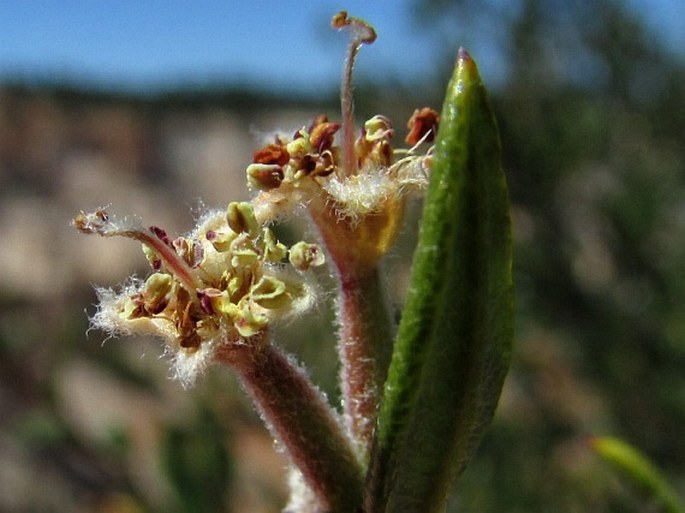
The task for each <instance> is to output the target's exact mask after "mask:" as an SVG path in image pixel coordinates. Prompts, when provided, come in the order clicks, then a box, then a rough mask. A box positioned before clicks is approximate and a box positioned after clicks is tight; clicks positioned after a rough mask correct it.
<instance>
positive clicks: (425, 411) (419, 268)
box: [365, 49, 514, 513]
mask: <svg viewBox="0 0 685 513" xmlns="http://www.w3.org/2000/svg"><path fill="white" fill-rule="evenodd" d="M500 154H501V147H500V140H499V132H498V129H497V124H496V121H495V118H494V116H493V113H492V109H491V106H490V103H489V100H488V98H487V93H486V91H485V88H484V86H483V84H482V82H481V79H480V76H479V74H478V70H477V67H476V64H475V62H474V61H473V60H472V59H471V57H470V56H469V55H468V54H467V53H466V52H465V51H464V50H463V49H460V51H459V57H458V59H457V63H456V69H455V71H454V75H453V77H452V80H451V81H450V84H449V86H448V89H447V95H446V98H445V103H444V106H443V111H442V115H441V120H440V129H439V131H438V136H437V142H436V146H435V153H434V158H433V167H432V171H431V178H430V185H429V189H428V192H427V196H426V201H425V206H424V211H423V217H422V221H421V230H420V234H419V244H418V247H417V249H416V252H415V254H414V262H413V271H412V278H411V282H410V288H409V294H408V299H407V304H406V306H405V309H404V312H403V315H402V321H401V324H400V327H399V332H398V337H397V341H396V344H395V349H394V353H393V356H392V361H391V364H390V369H389V375H388V379H387V382H386V385H385V392H384V398H383V401H382V404H381V408H380V412H379V419H378V427H377V430H376V438H375V440H374V447H373V449H372V457H371V466H370V469H369V474H368V482H367V485H368V486H367V490H368V494H367V496H366V498H365V508H366V509H365V511H367V512H368V513H380V512H385V513H389V512H392V513H400V512H401V513H414V512H416V513H419V512H420V513H428V512H435V511H441V510H444V507H445V503H446V500H447V498H448V495H449V492H450V490H451V488H452V484H453V482H454V480H455V479H456V477H457V476H458V475H459V474H460V473H461V472H462V471H463V469H464V466H465V465H466V463H467V462H468V460H469V458H470V456H471V454H472V453H473V451H474V449H475V447H476V446H477V444H478V442H479V441H480V439H481V437H482V434H483V431H484V429H485V428H486V427H487V425H488V424H489V423H490V421H491V419H492V415H493V412H494V409H495V406H496V404H497V401H498V398H499V395H500V392H501V388H502V384H503V381H504V377H505V375H506V373H507V370H508V367H509V360H510V353H511V344H512V339H513V331H514V327H513V326H514V293H513V283H512V275H511V262H512V247H511V229H510V220H509V200H508V192H507V186H506V180H505V176H504V173H503V171H502V168H501V155H500Z"/></svg>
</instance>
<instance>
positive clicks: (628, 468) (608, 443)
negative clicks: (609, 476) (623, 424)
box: [590, 437, 685, 513]
mask: <svg viewBox="0 0 685 513" xmlns="http://www.w3.org/2000/svg"><path fill="white" fill-rule="evenodd" d="M590 447H592V449H593V450H594V451H595V452H596V453H597V454H598V455H599V456H601V458H602V459H603V460H604V461H606V462H607V463H609V464H610V465H611V466H613V467H614V468H615V469H617V470H618V471H619V472H621V473H622V474H623V475H624V476H625V477H626V478H627V479H628V481H629V482H630V483H631V484H632V485H633V486H634V487H635V488H637V489H638V490H640V491H641V492H644V493H646V494H647V495H648V496H649V497H650V498H651V499H652V500H653V501H654V502H655V503H657V504H659V505H660V506H661V507H662V508H663V511H666V512H668V513H685V505H684V504H683V502H682V501H681V500H680V498H679V497H678V495H677V494H676V493H675V491H674V490H673V488H671V485H670V484H669V483H668V481H666V478H665V477H664V476H663V475H662V474H661V472H660V471H659V470H658V469H657V468H656V467H655V466H654V464H653V463H652V462H651V461H650V460H649V459H648V458H647V457H646V456H645V455H644V454H642V453H641V452H640V451H638V450H637V449H635V448H634V447H632V446H630V445H629V444H627V443H626V442H623V441H622V440H619V439H617V438H611V437H598V438H594V439H592V440H590Z"/></svg>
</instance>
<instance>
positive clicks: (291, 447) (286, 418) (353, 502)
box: [218, 344, 362, 513]
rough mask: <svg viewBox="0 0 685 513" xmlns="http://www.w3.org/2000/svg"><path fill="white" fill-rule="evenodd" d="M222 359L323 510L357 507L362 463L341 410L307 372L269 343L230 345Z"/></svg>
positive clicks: (223, 351) (341, 510)
mask: <svg viewBox="0 0 685 513" xmlns="http://www.w3.org/2000/svg"><path fill="white" fill-rule="evenodd" d="M218 358H219V360H220V361H222V362H224V363H226V364H227V365H229V366H231V367H232V368H233V369H234V370H235V371H236V372H237V374H238V377H239V378H240V381H241V383H242V385H243V387H244V389H245V390H246V392H247V393H248V394H249V395H250V396H251V397H252V399H253V400H254V402H255V404H256V405H257V407H258V408H259V410H260V411H261V413H262V415H263V417H264V420H265V421H266V423H267V425H268V427H269V429H270V430H271V432H272V434H273V435H274V437H275V438H276V439H277V440H278V442H279V443H280V444H282V445H283V447H284V448H285V450H286V452H287V454H288V456H289V458H290V460H291V462H292V464H293V465H295V466H296V467H297V468H298V469H299V470H300V472H301V473H302V475H303V476H304V479H305V481H306V483H307V485H308V486H309V487H310V488H311V489H312V491H313V492H314V493H315V494H316V495H317V497H318V498H319V501H320V502H321V506H322V508H323V510H325V511H331V512H341V513H342V512H354V511H355V510H356V509H357V508H358V507H359V505H360V503H361V483H362V469H361V466H360V464H359V462H358V461H357V458H356V456H355V455H354V452H353V450H352V447H351V445H350V442H349V439H348V438H347V437H346V436H345V434H344V433H343V431H342V429H341V426H340V424H339V422H338V420H337V416H336V414H335V413H334V411H333V410H332V409H331V407H330V405H329V404H328V402H327V401H326V399H325V397H324V396H323V394H321V392H319V391H318V390H317V389H316V388H315V387H314V385H312V383H311V382H310V381H309V378H308V377H307V376H306V374H305V373H304V371H303V370H302V369H301V368H300V367H298V366H297V365H295V364H294V362H293V361H292V360H291V359H289V358H288V357H287V356H285V355H284V354H283V353H282V352H281V351H280V350H279V349H277V348H276V347H274V346H273V345H270V344H266V345H262V346H259V344H256V345H252V344H250V345H241V346H235V345H233V346H225V348H224V349H222V350H221V351H220V353H219V355H218Z"/></svg>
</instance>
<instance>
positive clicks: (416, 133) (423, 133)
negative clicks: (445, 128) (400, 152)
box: [404, 107, 440, 146]
mask: <svg viewBox="0 0 685 513" xmlns="http://www.w3.org/2000/svg"><path fill="white" fill-rule="evenodd" d="M439 123H440V114H438V113H437V112H436V111H434V110H433V109H431V108H428V107H424V108H422V109H416V110H415V111H414V113H413V114H412V115H411V117H410V118H409V121H408V122H407V128H408V129H409V133H408V134H407V137H406V138H405V139H404V141H405V142H406V143H407V144H408V145H410V146H414V145H416V144H418V143H420V142H432V141H433V140H434V139H435V135H436V134H437V133H438V125H439Z"/></svg>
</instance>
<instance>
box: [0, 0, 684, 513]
mask: <svg viewBox="0 0 685 513" xmlns="http://www.w3.org/2000/svg"><path fill="white" fill-rule="evenodd" d="M341 8H346V9H348V10H349V11H350V12H351V14H353V15H355V16H361V17H364V18H366V19H367V20H368V21H369V22H371V23H372V24H374V25H375V27H376V28H377V30H378V33H379V39H378V41H377V42H376V44H374V45H373V46H371V47H366V48H364V49H363V51H362V52H361V55H360V59H359V66H358V69H357V71H358V72H357V75H356V98H357V113H358V115H359V117H360V119H362V118H366V117H368V116H371V115H373V114H376V113H384V114H386V115H388V116H389V117H390V118H391V119H392V120H393V121H394V124H395V126H396V128H397V129H398V132H399V135H400V137H403V135H404V134H403V128H404V123H405V122H406V120H407V119H408V117H409V116H410V114H411V113H412V111H413V109H414V108H415V107H421V106H432V107H435V108H438V109H439V108H440V105H441V102H442V95H443V93H444V88H445V85H446V82H447V79H448V77H449V75H450V72H451V66H452V63H453V61H454V57H455V55H456V50H457V48H458V47H459V46H460V45H461V46H465V47H466V48H467V49H468V50H469V51H470V53H471V54H472V55H473V56H474V57H475V59H476V60H477V61H478V62H479V65H480V68H481V72H482V75H483V77H484V80H485V81H486V84H488V85H489V86H490V90H491V95H492V99H493V102H494V105H495V108H496V111H497V115H498V119H499V123H500V128H501V131H502V139H503V147H504V158H505V163H504V164H505V168H506V171H507V174H508V178H509V183H510V187H511V198H512V202H513V210H512V215H513V221H514V231H515V242H516V262H515V273H516V274H515V279H516V284H517V291H518V324H517V340H516V347H515V352H514V360H513V367H512V370H511V373H510V376H509V379H508V381H507V384H506V386H505V390H504V393H503V396H502V399H501V402H500V407H499V410H498V412H497V415H496V418H495V421H494V424H493V426H492V428H491V429H490V430H489V432H488V434H487V436H486V438H485V440H484V442H483V444H482V446H481V448H480V449H479V451H478V453H477V455H476V457H475V459H474V461H473V462H472V464H471V465H470V466H469V468H468V469H467V472H466V474H465V475H464V477H463V478H462V479H461V480H460V482H459V483H458V486H457V489H456V493H455V497H454V500H453V503H452V505H451V511H455V512H456V511H459V512H474V513H475V512H493V513H494V512H546V511H558V512H581V511H582V512H607V511H628V512H630V511H657V510H656V509H655V508H654V505H653V504H650V502H649V499H648V498H646V497H643V496H641V495H640V494H639V493H637V492H635V491H633V490H632V489H631V488H629V487H627V486H625V484H624V483H623V482H622V481H621V480H620V479H618V478H617V477H616V476H615V474H613V473H612V472H611V471H609V470H608V469H607V468H606V467H605V466H604V465H603V464H602V462H600V461H599V460H597V459H596V457H594V456H593V455H592V454H591V453H590V451H589V450H588V448H587V446H586V440H587V437H588V436H591V435H614V436H619V437H622V438H623V439H625V440H626V441H628V442H630V443H632V444H634V445H635V446H637V447H639V448H640V449H641V450H642V451H644V452H645V453H647V454H648V455H649V456H650V457H651V458H653V459H654V461H655V462H656V463H657V464H658V465H659V467H660V468H661V469H663V470H664V472H665V474H666V475H667V476H668V478H669V480H670V481H671V483H672V484H673V485H674V486H675V487H676V489H677V490H678V491H679V493H680V494H681V496H685V141H684V139H683V134H684V133H685V108H684V106H685V80H684V79H685V29H684V28H683V27H684V25H683V22H682V20H683V19H685V4H683V3H682V2H679V1H678V0H660V1H652V2H649V1H648V0H624V1H619V0H597V1H582V0H578V1H573V0H571V1H561V0H547V1H542V0H516V1H503V0H480V1H475V0H403V1H398V2H392V3H391V2H362V1H361V0H354V1H349V2H346V3H344V4H337V3H335V2H320V3H318V2H309V3H306V2H283V3H280V2H271V1H264V2H259V3H257V2H242V1H238V2H219V1H202V2H197V3H189V2H183V1H180V0H168V1H162V0H151V1H149V2H134V1H129V0H124V1H116V2H115V1H107V0H102V1H97V2H76V1H65V2H49V1H42V2H40V1H32V2H10V1H9V0H8V1H4V0H0V512H5V511H6V512H91V511H93V512H106V513H134V512H135V513H137V512H146V513H147V512H149V513H153V512H159V511H165V512H198V513H200V512H202V513H210V512H236V513H238V512H276V511H279V510H280V508H281V507H282V505H283V503H284V500H285V497H284V495H285V487H284V468H285V462H284V459H283V458H282V456H281V455H280V454H278V453H277V452H276V451H275V450H274V446H273V442H272V440H271V438H270V437H269V436H268V434H267V432H266V431H265V429H264V428H263V427H262V425H261V422H260V419H259V418H258V416H257V415H256V414H255V413H254V412H252V410H251V408H250V406H249V404H248V403H247V401H246V400H245V398H244V397H243V395H242V393H241V391H240V390H239V387H238V385H237V384H236V382H235V381H234V379H233V378H232V376H231V375H230V374H229V373H228V372H226V371H224V370H222V369H213V370H211V371H210V372H209V373H208V375H207V376H206V378H205V379H203V380H202V381H201V382H200V383H199V384H198V385H197V386H196V387H195V388H193V389H192V390H183V389H182V388H181V387H180V385H179V384H178V383H175V382H171V381H170V380H169V379H168V365H167V362H166V361H165V360H164V358H159V356H160V355H161V354H162V348H161V347H160V345H159V343H158V342H157V341H154V340H143V339H125V340H109V341H105V340H104V339H105V336H104V335H103V334H102V333H99V332H94V331H88V315H89V314H91V315H92V313H93V312H94V306H93V303H94V302H95V296H94V292H93V289H92V285H93V284H97V285H101V286H114V285H116V284H117V283H120V282H121V281H122V280H124V279H125V277H126V276H128V275H130V274H132V273H138V274H139V275H145V273H146V272H147V271H146V265H145V259H144V258H143V256H142V253H141V251H140V248H139V247H138V245H137V244H133V243H129V242H127V241H123V240H121V241H119V240H100V239H97V238H90V237H88V238H86V237H81V236H79V235H78V234H76V233H75V232H74V231H73V230H71V229H70V228H69V226H68V223H69V220H70V218H71V217H72V216H73V214H74V213H75V212H77V211H78V210H79V209H84V210H89V209H93V208H96V207H99V206H103V205H111V207H110V210H111V211H112V212H116V213H119V214H122V215H123V214H134V215H137V216H139V217H141V218H142V219H143V220H144V222H145V223H146V224H150V225H152V224H154V225H160V226H163V227H165V228H166V229H167V230H168V231H169V232H170V233H180V232H184V231H186V230H188V229H190V228H191V227H192V224H193V219H194V218H195V216H196V215H197V213H198V212H199V211H201V210H202V208H203V205H206V206H208V207H221V206H224V205H225V204H226V203H227V202H228V201H230V200H235V199H239V198H242V197H245V195H246V192H245V187H244V185H243V181H244V168H245V166H246V165H247V164H248V163H249V161H250V157H251V153H252V150H253V149H254V148H256V147H258V145H259V143H260V141H261V138H262V136H263V134H265V133H269V132H270V131H273V130H279V129H288V130H290V129H294V128H298V127H299V126H302V125H305V124H307V123H308V122H309V120H310V119H311V118H312V117H313V116H314V115H316V114H318V113H320V112H326V113H328V114H329V116H331V117H334V118H335V117H337V112H338V104H337V94H338V93H337V88H338V74H339V70H340V67H341V63H342V56H343V52H344V47H345V42H346V38H345V37H344V36H341V35H339V34H336V33H334V32H333V31H332V30H330V29H329V28H328V22H329V19H330V17H331V16H332V15H333V14H334V13H335V12H336V11H337V10H339V9H341ZM398 139H399V137H398ZM414 210H415V211H417V212H418V206H416V208H415V209H414ZM417 223H418V218H416V217H415V218H413V219H410V221H409V223H408V228H407V232H406V234H405V235H404V236H403V238H402V241H400V244H399V247H398V249H397V250H396V251H395V252H394V253H393V254H392V255H391V257H390V258H389V259H388V260H389V261H388V286H389V288H390V290H391V291H392V292H393V293H394V294H396V297H397V299H396V301H397V302H399V301H400V298H401V294H402V285H403V284H404V283H406V279H407V269H406V267H407V265H408V262H409V259H410V254H409V252H410V248H411V247H412V242H413V240H414V237H415V232H416V225H417ZM304 322H306V323H307V324H308V326H307V327H306V328H307V329H305V330H303V329H302V328H301V327H299V329H298V332H299V333H300V334H301V333H303V332H306V333H310V334H311V335H310V336H308V337H307V338H306V339H302V337H298V336H296V335H295V334H294V333H292V332H290V333H289V332H288V328H285V329H284V330H283V333H282V334H281V337H280V339H281V340H282V341H283V342H282V343H283V344H284V345H285V346H287V347H288V349H289V350H291V351H292V352H293V353H295V354H297V356H298V358H300V359H301V360H303V361H305V362H306V363H307V365H308V366H309V367H310V369H311V371H312V374H313V377H314V379H315V380H316V381H317V382H318V383H320V384H321V386H322V388H324V390H326V391H327V393H328V394H329V396H330V397H331V398H333V400H335V397H336V394H337V392H336V383H335V377H336V372H337V371H336V363H335V358H334V357H333V356H332V355H333V352H332V351H333V349H332V347H333V343H334V342H333V336H332V331H333V330H332V328H331V326H332V324H331V322H332V320H331V315H330V313H329V312H328V311H327V309H326V308H324V307H322V308H321V309H320V310H318V311H316V312H314V313H313V314H312V316H311V317H310V318H308V319H307V320H306V321H304ZM291 331H292V329H291Z"/></svg>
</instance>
